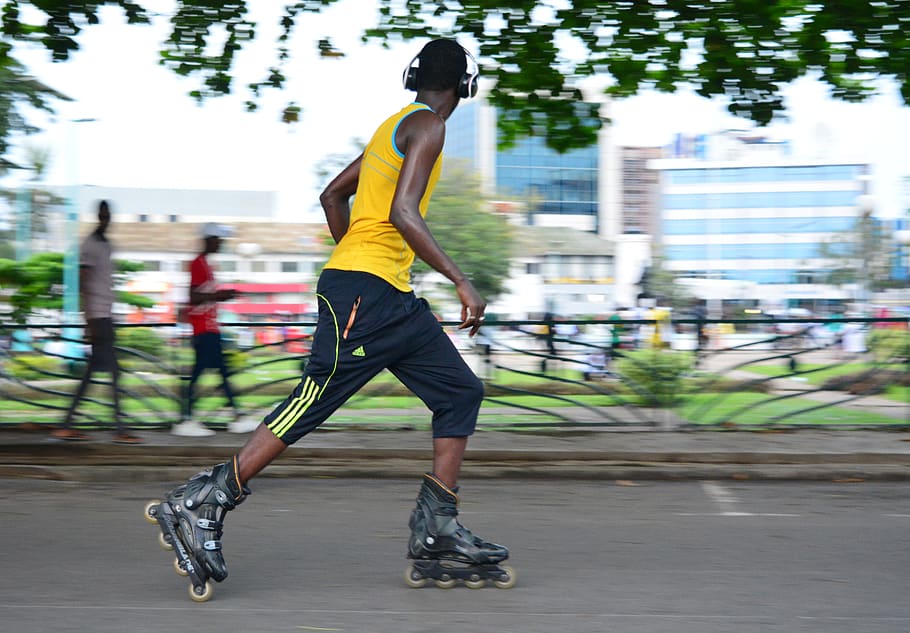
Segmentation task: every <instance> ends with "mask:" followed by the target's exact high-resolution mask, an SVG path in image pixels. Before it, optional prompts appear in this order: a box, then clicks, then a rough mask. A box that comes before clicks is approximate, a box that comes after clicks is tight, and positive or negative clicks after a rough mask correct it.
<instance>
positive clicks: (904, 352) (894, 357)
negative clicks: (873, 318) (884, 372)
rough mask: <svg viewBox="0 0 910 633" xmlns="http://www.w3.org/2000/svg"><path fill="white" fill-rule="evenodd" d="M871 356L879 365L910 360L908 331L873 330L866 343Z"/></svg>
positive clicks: (909, 332) (909, 333)
mask: <svg viewBox="0 0 910 633" xmlns="http://www.w3.org/2000/svg"><path fill="white" fill-rule="evenodd" d="M866 344H867V345H868V346H869V349H870V350H871V351H872V355H873V357H874V358H875V360H876V361H878V362H880V363H894V362H898V361H906V360H907V359H910V331H908V330H895V329H891V328H875V329H873V330H872V332H870V333H869V337H868V339H867V341H866Z"/></svg>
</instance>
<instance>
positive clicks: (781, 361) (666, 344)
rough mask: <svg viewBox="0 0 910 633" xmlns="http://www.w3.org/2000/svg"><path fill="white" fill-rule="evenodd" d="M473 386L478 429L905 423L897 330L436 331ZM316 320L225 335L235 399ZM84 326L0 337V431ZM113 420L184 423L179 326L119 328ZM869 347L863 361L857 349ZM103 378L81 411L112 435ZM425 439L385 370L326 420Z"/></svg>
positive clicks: (267, 377)
mask: <svg viewBox="0 0 910 633" xmlns="http://www.w3.org/2000/svg"><path fill="white" fill-rule="evenodd" d="M443 325H444V327H445V328H446V331H447V332H448V333H449V335H450V336H451V337H452V339H453V341H454V342H455V344H456V346H457V347H458V348H459V349H460V350H461V352H462V355H463V356H464V358H465V359H466V361H467V362H468V363H469V365H471V366H472V368H473V369H474V370H475V372H476V373H477V374H478V376H480V377H481V379H482V380H483V382H484V384H485V388H486V391H485V399H484V406H483V407H482V409H481V415H480V420H479V423H478V426H479V428H481V429H484V428H485V429H584V428H623V429H654V430H659V429H712V428H714V429H734V428H736V429H782V428H786V429H796V428H806V427H809V428H880V429H904V428H908V427H910V405H908V400H910V395H908V394H910V371H908V370H910V364H908V363H910V343H908V341H910V330H908V322H907V319H904V318H893V317H892V318H850V319H840V318H838V319H821V318H818V319H811V320H808V319H777V320H767V319H765V320H757V319H725V320H713V319H674V320H670V319H657V320H655V319H623V320H615V319H613V320H589V319H577V320H560V321H556V322H547V321H497V322H488V323H487V325H485V327H484V328H483V329H482V330H481V334H480V335H478V336H477V337H475V338H473V339H472V338H469V337H468V336H467V335H466V334H465V333H464V332H460V331H458V330H457V329H456V328H455V326H456V325H457V324H454V323H443ZM314 326H315V323H313V322H293V323H272V322H268V323H226V324H224V332H225V338H226V349H227V350H228V351H227V354H228V358H229V366H230V367H231V368H232V369H231V376H230V380H231V381H232V385H233V390H234V392H235V396H236V397H237V399H238V402H239V403H240V405H241V407H242V408H243V409H245V410H246V411H247V412H248V413H250V414H252V415H263V414H265V413H267V412H268V411H270V410H271V408H272V407H273V406H274V405H275V404H277V403H278V402H280V401H281V400H283V399H284V397H285V396H286V395H287V394H288V393H290V391H291V390H292V389H293V387H294V385H296V383H297V381H298V380H299V379H300V375H301V373H302V368H303V366H304V365H305V363H306V361H307V358H308V354H309V337H310V335H311V332H312V330H313V328H314ZM74 327H78V328H81V325H74V324H54V325H29V326H2V327H0V420H2V424H4V425H17V424H38V425H54V424H59V423H60V422H61V421H62V419H63V416H64V412H65V410H66V409H67V407H68V406H69V404H70V398H71V394H72V393H73V391H74V390H75V387H76V384H77V381H78V379H79V378H80V376H81V372H82V369H83V367H84V363H85V341H83V340H75V339H67V338H65V337H64V336H63V334H62V333H63V332H65V331H67V330H69V329H70V328H74ZM117 331H118V334H117V336H118V345H117V351H118V359H119V362H120V366H121V378H120V381H119V383H120V384H119V389H120V395H121V403H122V411H123V412H122V415H123V417H124V420H125V421H126V423H127V424H128V425H129V426H131V427H134V428H137V429H166V428H169V427H170V426H171V425H173V424H174V423H176V422H178V421H179V420H180V419H181V411H183V410H184V398H185V391H186V389H185V385H186V382H187V380H188V376H189V373H190V369H191V367H192V362H193V352H192V348H191V345H190V337H189V336H188V335H187V333H186V332H185V329H184V327H183V326H180V325H177V324H163V325H161V324H129V325H127V324H122V325H118V330H117ZM863 350H865V351H863ZM108 378H109V375H108V374H99V375H96V377H95V379H93V385H94V386H93V387H92V388H91V389H90V391H89V392H88V394H87V398H86V399H85V400H84V401H83V403H82V405H81V406H80V408H79V410H78V417H77V419H76V423H77V425H78V426H80V427H83V428H100V429H105V428H112V424H113V412H112V409H113V400H112V398H111V397H110V396H111V393H110V382H109V380H108ZM219 385H220V377H219V376H217V372H215V371H214V370H208V371H207V372H206V373H205V374H204V375H203V378H202V379H201V380H200V382H199V385H198V387H197V389H196V396H197V398H196V400H197V402H196V407H195V417H198V418H199V419H201V420H204V421H205V422H206V424H208V425H210V426H212V427H213V428H216V429H219V428H224V427H225V426H226V424H227V422H228V421H229V420H230V419H232V412H228V411H226V410H224V408H223V407H224V404H225V401H224V398H223V396H222V395H221V393H220V391H219ZM326 424H327V425H331V426H336V427H346V426H357V427H363V426H370V427H379V428H383V427H387V426H388V425H395V426H396V427H400V426H402V425H406V426H413V427H419V428H428V427H429V424H430V414H429V412H428V411H427V410H426V408H425V407H424V406H423V404H422V403H421V402H420V401H419V400H418V399H417V398H416V397H414V396H413V395H411V394H410V393H409V392H408V391H407V390H406V389H405V388H404V387H403V386H402V385H400V384H399V383H398V382H397V381H396V380H395V379H394V378H393V377H392V376H391V375H390V374H388V373H387V372H383V373H382V374H380V376H378V377H377V378H376V379H374V380H373V381H372V382H371V383H370V384H368V385H367V386H366V387H365V388H364V389H363V390H361V392H360V393H358V394H357V395H355V396H354V397H353V398H352V399H351V400H350V401H349V402H348V403H347V404H346V405H345V406H344V407H342V408H341V409H340V410H339V411H338V412H337V413H336V414H335V415H334V416H333V417H332V418H331V419H330V420H329V421H328V422H327V423H326Z"/></svg>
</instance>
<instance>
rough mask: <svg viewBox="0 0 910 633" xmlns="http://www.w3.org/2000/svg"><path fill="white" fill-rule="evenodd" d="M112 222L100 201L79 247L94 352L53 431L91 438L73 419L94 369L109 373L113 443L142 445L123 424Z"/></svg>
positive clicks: (104, 202)
mask: <svg viewBox="0 0 910 633" xmlns="http://www.w3.org/2000/svg"><path fill="white" fill-rule="evenodd" d="M110 223H111V210H110V205H109V204H108V202H107V200H102V201H101V202H99V203H98V227H97V228H96V229H95V230H94V231H93V232H92V233H91V234H90V235H89V236H88V237H86V238H85V240H84V241H83V242H82V247H81V248H80V250H79V296H80V299H81V301H82V310H83V311H84V313H85V329H86V334H87V336H88V338H89V341H90V342H91V346H92V349H91V355H90V356H89V359H88V362H87V363H86V366H85V372H84V373H83V374H82V380H81V381H80V382H79V386H78V387H77V388H76V393H75V394H73V400H72V402H71V403H70V406H69V409H67V411H66V417H65V418H64V419H63V424H62V426H61V427H60V428H58V429H54V430H53V431H52V432H51V435H52V436H53V437H56V438H57V439H61V440H67V441H71V442H72V441H84V440H88V439H91V438H90V437H89V436H88V435H86V434H85V433H82V432H81V431H79V430H77V429H74V428H73V418H74V417H75V415H76V410H77V409H78V407H79V402H80V401H81V400H82V398H83V397H84V396H85V392H86V390H87V389H88V386H89V384H90V383H91V380H92V374H94V373H95V372H110V374H111V389H112V392H113V400H114V426H115V433H114V442H116V443H118V444H141V443H142V438H140V437H138V436H137V435H134V434H132V433H130V432H129V430H128V429H127V428H126V426H125V425H124V424H123V420H122V418H121V410H120V389H119V385H120V366H119V364H118V363H117V355H116V353H115V350H114V339H115V334H114V319H113V314H112V310H113V306H114V285H113V284H114V263H113V261H112V260H111V254H112V252H113V246H112V245H111V242H110V240H108V239H107V229H108V227H109V226H110Z"/></svg>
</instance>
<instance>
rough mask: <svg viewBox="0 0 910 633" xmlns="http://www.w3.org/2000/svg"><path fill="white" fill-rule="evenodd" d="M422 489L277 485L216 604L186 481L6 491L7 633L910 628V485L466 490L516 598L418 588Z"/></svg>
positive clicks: (321, 482)
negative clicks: (500, 547) (166, 538)
mask: <svg viewBox="0 0 910 633" xmlns="http://www.w3.org/2000/svg"><path fill="white" fill-rule="evenodd" d="M418 483H419V482H417V481H399V480H371V481H367V480H356V479H344V480H341V479H338V480H334V479H263V480H258V481H255V482H253V484H254V485H253V488H254V494H253V495H252V496H251V497H250V498H249V499H248V500H247V501H246V503H244V505H243V506H241V507H240V508H239V509H238V510H236V511H235V512H233V513H231V514H230V515H228V519H227V528H226V533H225V539H224V543H225V551H226V557H227V561H228V566H229V568H230V573H231V575H230V577H229V578H228V579H227V580H226V581H225V582H224V583H221V584H219V585H217V586H216V589H215V596H214V598H213V599H212V600H211V601H210V602H207V603H204V604H196V603H193V602H191V601H190V600H189V597H188V595H187V586H188V582H187V580H186V579H184V578H180V577H178V576H177V575H176V574H175V573H174V571H173V569H172V566H171V561H172V556H173V555H172V554H171V553H170V552H165V551H163V550H162V549H160V548H159V546H158V544H157V540H156V539H157V530H156V527H155V526H153V525H150V524H148V523H146V522H145V520H144V519H143V517H142V508H143V506H144V504H145V502H146V501H147V500H148V499H150V498H153V497H156V496H159V495H160V493H161V492H162V491H163V490H164V488H165V487H166V484H163V483H162V484H145V483H143V484H109V485H107V484H105V485H102V484H74V483H62V482H51V481H38V480H26V479H5V480H0V484H2V487H0V490H2V493H0V496H2V500H3V512H2V517H3V520H2V522H0V537H2V541H0V542H2V543H3V545H2V556H0V571H2V573H0V631H3V632H4V633H44V632H48V633H50V632H53V633H61V632H65V631H87V632H88V631H90V632H93V633H107V632H111V633H113V632H116V633H124V632H131V633H150V632H153V631H154V632H156V633H157V632H177V631H190V632H193V633H205V632H209V631H211V632H218V633H225V632H235V631H238V632H239V631H243V632H260V631H261V632H272V631H275V632H279V631H280V632H287V633H291V632H293V633H300V632H301V631H323V632H325V631H329V632H335V631H340V632H345V633H351V632H361V631H362V632H368V633H393V632H394V633H402V632H411V631H452V632H456V631H457V632H459V633H475V632H477V633H481V632H483V633H487V632H492V631H497V632H500V631H506V632H511V631H515V632H523V633H524V632H533V633H536V632H541V633H543V632H551V631H558V632H561V633H582V632H585V633H587V632H596V633H602V632H607V631H610V632H612V631H618V632H623V633H639V632H641V633H645V632H647V633H714V632H718V633H720V632H723V633H757V632H762V633H766V632H768V631H782V632H786V633H793V632H806V631H810V632H816V631H817V632H819V633H821V632H824V633H841V632H843V633H847V632H849V633H856V632H857V631H862V632H864V633H883V632H889V633H890V632H895V633H896V632H901V633H905V632H906V631H908V630H910V601H908V600H907V592H908V589H910V489H908V487H907V486H906V485H905V484H901V483H846V482H845V483H805V484H803V483H756V482H741V483H740V482H723V483H720V482H709V481H704V482H699V481H687V482H678V483H673V482H648V483H643V484H641V485H622V482H578V481H547V480H540V479H536V480H534V481H527V482H522V481H489V480H483V481H476V480H475V481H464V482H462V483H463V489H462V493H463V494H462V503H463V508H462V520H463V523H465V525H467V526H468V527H470V528H472V529H473V530H474V531H475V532H477V533H478V534H480V535H481V536H483V537H485V538H488V539H490V540H494V541H498V542H501V543H503V544H505V545H507V546H509V547H510V548H511V550H512V560H511V564H512V565H513V566H514V567H515V569H516V571H517V573H518V584H517V586H516V587H515V588H513V589H510V590H501V589H496V588H493V587H485V588H483V589H480V590H471V589H468V588H466V587H463V586H459V587H456V588H454V589H450V590H444V589H439V588H437V587H433V586H430V587H426V588H423V589H410V588H407V587H406V586H405V584H404V581H403V573H404V569H405V566H406V560H405V557H404V552H405V541H406V537H407V528H406V523H407V517H408V513H409V512H410V509H411V506H412V503H413V499H414V497H415V496H416V493H417V487H418Z"/></svg>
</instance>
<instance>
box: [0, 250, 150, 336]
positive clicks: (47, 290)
mask: <svg viewBox="0 0 910 633" xmlns="http://www.w3.org/2000/svg"><path fill="white" fill-rule="evenodd" d="M63 259H64V257H63V253H37V254H35V255H32V256H31V257H29V258H28V259H27V260H25V261H21V262H17V261H13V260H10V259H0V295H2V296H3V298H4V301H5V302H6V303H7V304H8V305H9V312H8V313H7V314H4V315H2V316H0V320H3V321H6V320H8V321H9V322H13V323H25V322H26V321H27V320H28V318H29V316H31V315H32V314H34V312H35V311H36V310H41V309H44V310H61V309H62V308H63V295H64V290H65V287H64V284H63V276H64V275H63V269H64V262H63ZM114 267H115V274H114V277H115V279H114V284H115V286H116V285H118V284H119V283H121V282H122V281H123V280H125V279H126V278H127V277H129V275H130V274H131V273H134V272H136V271H138V270H142V264H139V263H137V262H129V261H125V260H114ZM116 297H117V301H119V302H121V303H125V304H127V305H132V306H136V307H139V308H151V307H153V306H154V305H155V302H154V301H152V300H151V299H149V298H147V297H144V296H142V295H137V294H134V293H131V292H125V291H117V292H116Z"/></svg>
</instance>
